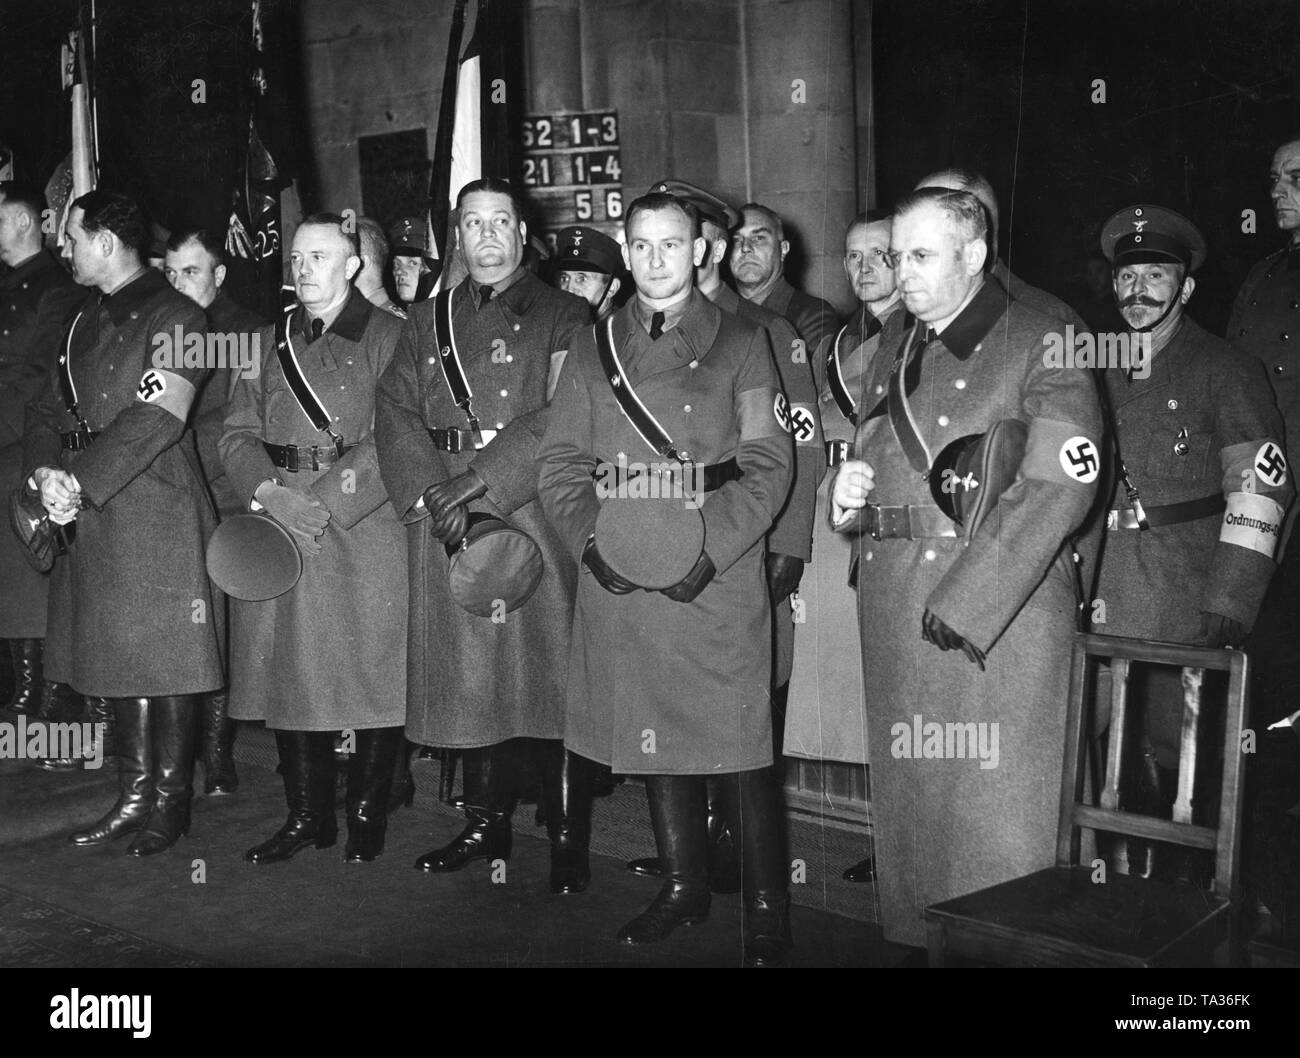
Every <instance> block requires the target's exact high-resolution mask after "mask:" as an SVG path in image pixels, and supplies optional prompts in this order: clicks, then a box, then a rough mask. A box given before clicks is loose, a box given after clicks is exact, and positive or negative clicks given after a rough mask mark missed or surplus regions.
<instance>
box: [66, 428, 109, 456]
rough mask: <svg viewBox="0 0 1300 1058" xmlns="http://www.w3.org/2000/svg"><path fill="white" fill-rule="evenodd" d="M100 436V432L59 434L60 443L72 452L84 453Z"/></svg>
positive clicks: (79, 431) (80, 431)
mask: <svg viewBox="0 0 1300 1058" xmlns="http://www.w3.org/2000/svg"><path fill="white" fill-rule="evenodd" d="M98 436H99V431H98V430H73V431H72V433H61V434H59V443H60V444H62V445H63V447H64V448H66V449H68V451H70V452H84V451H85V450H86V449H87V448H89V447H90V444H91V442H92V441H94V439H95V438H96V437H98Z"/></svg>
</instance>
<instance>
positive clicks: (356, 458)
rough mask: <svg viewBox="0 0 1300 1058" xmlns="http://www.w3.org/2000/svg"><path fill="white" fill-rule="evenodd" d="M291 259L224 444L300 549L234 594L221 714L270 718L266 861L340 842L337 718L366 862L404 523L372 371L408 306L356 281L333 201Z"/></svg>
mask: <svg viewBox="0 0 1300 1058" xmlns="http://www.w3.org/2000/svg"><path fill="white" fill-rule="evenodd" d="M289 261H290V266H291V270H292V274H293V281H294V287H295V290H296V291H297V294H298V300H299V305H298V306H297V307H296V308H295V310H294V311H293V312H292V313H291V314H290V315H288V316H287V317H284V318H283V319H282V320H281V321H280V323H278V324H277V326H275V327H266V328H264V329H263V330H262V332H261V345H262V348H263V349H265V350H267V355H266V356H265V357H264V358H263V363H262V370H261V372H260V374H259V375H258V376H257V377H256V378H246V377H244V378H240V379H239V380H238V382H236V384H235V391H234V394H233V395H232V396H231V398H230V402H229V405H228V406H227V411H226V420H225V432H224V433H223V434H222V436H221V440H220V442H219V444H218V449H219V451H220V454H221V460H222V462H223V463H224V464H225V467H226V473H227V475H229V478H230V481H231V483H232V485H233V486H234V489H235V493H236V495H238V496H239V497H240V498H241V500H242V501H243V503H244V504H245V505H246V509H250V510H255V511H256V510H265V511H266V513H267V514H269V515H270V517H272V518H273V519H275V521H276V522H278V523H279V524H280V525H282V526H283V527H284V528H285V529H287V530H288V531H289V532H290V533H292V534H293V537H294V539H295V541H296V543H297V545H298V548H299V550H300V551H301V552H302V556H303V566H302V576H301V577H300V579H299V580H298V582H297V583H296V584H295V585H294V586H293V587H292V588H291V589H290V590H289V591H288V592H286V593H284V594H283V595H280V596H278V597H277V598H274V599H271V600H268V601H266V602H245V601H238V602H234V603H233V604H232V605H233V607H234V611H235V612H234V618H233V620H232V622H231V630H232V634H233V639H232V644H231V680H230V715H231V716H233V717H235V718H236V719H240V720H264V721H265V722H266V725H267V727H269V728H272V729H273V730H274V731H275V733H276V744H277V746H278V748H279V754H280V764H281V769H282V771H283V774H284V788H285V799H286V801H287V803H288V809H289V814H288V818H287V819H286V820H285V823H284V825H283V826H282V827H281V828H280V829H279V830H278V831H277V832H276V833H275V834H274V835H272V837H271V838H270V839H269V840H268V841H265V842H263V843H262V844H260V845H257V846H255V847H253V848H251V849H249V850H248V852H247V853H246V854H245V858H246V859H247V860H248V861H249V862H251V863H259V864H261V863H275V862H279V861H281V860H286V859H288V858H289V857H291V856H293V855H295V854H296V853H297V852H298V851H300V850H301V849H303V848H306V847H307V846H308V845H314V846H315V847H316V848H328V847H330V846H332V845H333V844H334V843H335V841H336V840H337V831H338V824H337V822H336V820H335V815H334V788H335V762H334V737H335V732H343V743H344V748H347V749H351V750H352V756H351V760H350V761H349V764H348V775H347V822H348V840H347V847H346V850H345V853H344V859H345V861H346V862H348V863H358V862H362V863H364V862H369V861H371V860H374V859H375V858H376V857H378V856H380V855H381V854H382V853H383V851H384V841H385V834H386V830H387V823H388V801H389V794H390V792H391V787H392V781H393V770H394V766H395V763H396V759H397V755H398V752H399V750H400V748H401V744H402V728H401V725H402V722H403V720H404V719H405V715H406V703H405V691H406V687H405V670H406V607H405V606H404V605H403V601H402V600H403V596H404V595H405V592H406V585H405V573H406V571H405V568H404V566H405V562H404V560H403V555H402V527H401V525H400V524H399V523H398V521H397V518H396V517H395V516H394V515H393V512H392V510H391V509H390V507H389V505H388V495H387V493H386V492H385V490H384V485H383V481H382V480H381V478H380V475H379V468H378V465H377V458H376V454H375V442H374V437H373V434H372V432H371V431H372V423H373V421H374V401H375V397H374V393H375V385H376V383H377V382H378V380H379V377H380V375H381V374H382V373H383V372H384V369H385V368H387V366H388V364H389V361H390V360H391V359H392V356H393V351H394V349H396V347H397V338H398V334H399V333H400V331H401V328H402V321H401V320H399V319H397V318H396V317H395V316H393V315H392V314H390V313H387V312H384V311H383V310H382V309H378V308H376V307H375V306H373V305H371V304H370V302H368V301H367V300H366V299H365V298H364V297H363V296H362V295H361V294H360V293H359V292H358V291H357V290H356V289H355V288H354V287H353V286H352V285H351V282H350V280H351V279H352V277H353V276H354V275H355V274H356V272H357V269H358V268H360V267H361V258H360V253H359V247H358V245H357V237H356V234H355V232H345V231H344V222H343V218H342V217H340V216H339V215H337V214H332V213H318V214H313V215H312V216H310V217H308V218H306V219H305V220H304V221H303V222H302V224H301V225H299V227H298V230H297V231H296V232H295V233H294V237H293V250H292V252H291V253H290V255H289ZM271 350H274V353H273V354H272V353H271ZM349 736H352V737H351V738H349ZM349 743H352V744H351V745H349Z"/></svg>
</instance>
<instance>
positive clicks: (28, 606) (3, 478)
mask: <svg viewBox="0 0 1300 1058" xmlns="http://www.w3.org/2000/svg"><path fill="white" fill-rule="evenodd" d="M85 297H86V293H85V291H84V290H82V289H81V287H79V286H77V284H76V283H74V282H73V281H72V279H71V277H70V276H69V275H68V273H67V272H66V271H65V270H64V269H63V268H62V267H60V266H59V264H58V263H57V262H56V261H55V260H54V258H53V257H51V256H50V255H49V254H48V253H46V252H44V251H41V252H39V253H37V254H36V256H35V257H33V258H32V259H31V260H29V261H24V262H23V263H22V264H21V265H19V266H18V267H17V268H11V269H6V270H5V272H4V274H3V275H0V501H3V502H5V503H8V502H9V494H10V493H11V492H13V490H14V489H16V488H18V487H19V486H20V485H21V484H22V470H23V429H24V421H25V416H26V411H27V402H28V401H29V400H31V399H32V397H34V396H36V394H38V393H40V392H41V391H42V390H43V389H44V387H45V384H46V382H47V381H48V379H49V373H50V369H51V368H52V367H53V366H54V361H55V360H56V359H57V357H58V355H59V339H60V338H62V337H63V334H64V331H65V330H66V329H67V326H68V323H69V322H70V321H71V319H72V317H73V316H74V315H76V312H77V309H78V308H80V306H81V303H82V301H84V300H85ZM49 586H50V577H49V574H46V573H37V572H36V571H35V570H34V569H32V567H31V566H29V565H28V564H27V560H26V559H25V558H23V555H22V545H21V544H19V543H18V538H17V537H16V536H15V535H14V534H13V533H11V532H9V531H8V530H7V529H6V530H5V531H4V532H0V639H40V638H41V637H42V636H44V635H45V611H46V608H47V606H48V599H49Z"/></svg>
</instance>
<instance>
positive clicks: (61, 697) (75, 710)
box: [36, 680, 85, 771]
mask: <svg viewBox="0 0 1300 1058" xmlns="http://www.w3.org/2000/svg"><path fill="white" fill-rule="evenodd" d="M84 707H85V702H84V701H83V700H82V697H81V695H79V694H78V693H77V692H76V691H74V690H73V689H72V688H71V687H69V686H68V685H67V684H66V683H55V682H54V681H53V680H44V681H42V687H41V708H40V711H39V712H38V713H37V714H36V719H37V720H40V721H41V722H42V723H45V724H47V725H53V724H77V723H80V722H81V713H82V710H83V708H84ZM36 766H37V767H38V768H44V769H45V770H46V771H76V770H78V769H79V768H80V767H81V758H80V757H45V758H42V759H41V760H38V761H37V762H36Z"/></svg>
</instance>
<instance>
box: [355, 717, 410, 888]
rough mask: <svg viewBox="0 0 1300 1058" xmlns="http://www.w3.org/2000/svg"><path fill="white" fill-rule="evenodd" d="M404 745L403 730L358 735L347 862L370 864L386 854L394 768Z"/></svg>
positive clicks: (373, 731)
mask: <svg viewBox="0 0 1300 1058" xmlns="http://www.w3.org/2000/svg"><path fill="white" fill-rule="evenodd" d="M404 742H405V739H404V738H403V737H402V729H401V728H400V727H380V728H371V729H369V730H365V731H358V732H357V750H356V752H355V753H353V754H352V759H351V760H350V761H349V762H348V844H347V849H346V851H345V852H344V855H343V859H344V861H345V862H347V863H369V862H370V861H371V860H373V859H376V858H377V857H379V856H381V855H382V854H383V851H384V834H385V832H386V831H387V829H388V798H389V795H390V794H391V793H392V787H393V769H394V767H395V766H396V762H397V757H398V755H399V752H400V749H401V747H402V744H403V743H404Z"/></svg>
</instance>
